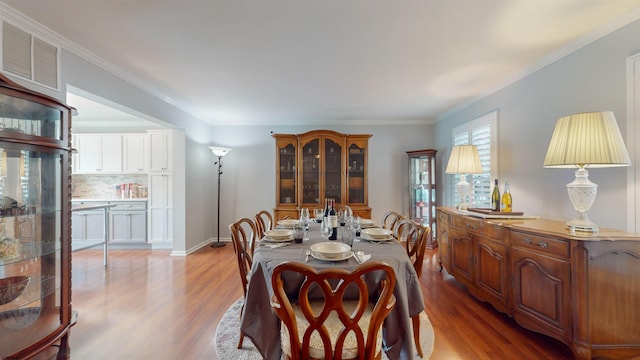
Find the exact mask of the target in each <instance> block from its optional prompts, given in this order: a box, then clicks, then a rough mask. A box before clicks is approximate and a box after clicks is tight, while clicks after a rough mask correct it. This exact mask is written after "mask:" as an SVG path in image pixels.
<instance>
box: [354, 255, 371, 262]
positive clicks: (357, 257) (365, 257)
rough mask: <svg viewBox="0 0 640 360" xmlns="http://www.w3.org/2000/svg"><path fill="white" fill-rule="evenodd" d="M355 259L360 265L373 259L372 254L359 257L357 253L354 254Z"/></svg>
mask: <svg viewBox="0 0 640 360" xmlns="http://www.w3.org/2000/svg"><path fill="white" fill-rule="evenodd" d="M353 258H354V259H356V261H357V262H358V264H362V263H364V262H366V261H367V260H369V259H371V254H362V255H358V254H356V253H353Z"/></svg>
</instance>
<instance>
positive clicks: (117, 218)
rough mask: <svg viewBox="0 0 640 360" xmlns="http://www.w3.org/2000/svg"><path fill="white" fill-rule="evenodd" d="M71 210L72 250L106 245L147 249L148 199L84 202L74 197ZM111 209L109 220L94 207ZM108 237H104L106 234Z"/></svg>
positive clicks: (93, 200) (91, 200)
mask: <svg viewBox="0 0 640 360" xmlns="http://www.w3.org/2000/svg"><path fill="white" fill-rule="evenodd" d="M71 203H72V209H74V211H73V214H72V225H71V226H72V231H71V237H72V247H73V250H74V251H75V250H78V249H82V248H87V247H92V246H96V245H100V244H102V243H104V242H105V239H106V242H107V243H108V244H110V245H117V246H133V247H143V248H146V247H148V243H147V198H130V199H84V198H74V199H72V201H71ZM100 205H106V206H109V214H108V219H107V221H105V220H104V213H103V210H101V209H100V208H91V207H95V206H100ZM87 207H88V208H87ZM105 233H107V234H108V236H107V237H106V238H105V237H104V234H105Z"/></svg>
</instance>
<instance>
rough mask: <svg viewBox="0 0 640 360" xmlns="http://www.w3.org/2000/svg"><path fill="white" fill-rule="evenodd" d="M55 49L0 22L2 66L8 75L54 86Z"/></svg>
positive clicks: (56, 65) (55, 85)
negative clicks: (0, 31) (0, 26)
mask: <svg viewBox="0 0 640 360" xmlns="http://www.w3.org/2000/svg"><path fill="white" fill-rule="evenodd" d="M58 53H59V49H58V48H57V47H56V46H53V45H51V44H49V43H47V42H46V41H44V40H42V39H39V38H37V37H35V36H33V35H31V34H30V33H28V32H26V31H24V30H22V29H20V28H18V27H16V26H14V25H11V24H9V23H7V22H6V21H3V22H2V69H3V71H5V72H8V73H10V74H13V75H16V76H19V77H22V78H25V79H27V80H31V81H34V82H36V83H38V84H41V85H44V86H48V87H50V88H54V89H56V90H57V89H58V78H59V76H58Z"/></svg>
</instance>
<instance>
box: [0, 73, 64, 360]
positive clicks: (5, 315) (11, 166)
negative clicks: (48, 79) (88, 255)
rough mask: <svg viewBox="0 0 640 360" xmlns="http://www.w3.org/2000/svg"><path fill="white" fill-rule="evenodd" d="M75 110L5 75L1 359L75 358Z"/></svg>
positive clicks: (0, 138)
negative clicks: (72, 126)
mask: <svg viewBox="0 0 640 360" xmlns="http://www.w3.org/2000/svg"><path fill="white" fill-rule="evenodd" d="M72 110H73V109H72V108H70V107H68V106H66V105H64V104H62V103H61V102H59V101H57V100H55V99H53V98H50V97H48V96H44V95H41V94H38V93H36V92H33V91H30V90H28V89H26V88H24V87H22V86H20V85H18V84H16V83H14V82H12V81H11V80H9V79H8V78H6V77H4V76H2V75H0V115H1V116H0V195H1V196H0V198H1V199H2V203H1V208H0V358H3V359H4V358H7V359H25V358H32V357H35V356H44V357H47V358H49V357H52V356H54V354H55V353H57V357H58V359H63V358H66V357H67V356H68V353H69V347H68V336H69V329H70V327H71V325H72V324H73V321H74V320H73V318H74V317H73V316H72V311H71V276H70V267H71V265H70V264H71V245H70V239H71V225H70V221H71V203H70V184H71V183H70V174H71V168H70V160H69V155H70V152H71V146H70V138H69V133H70V122H71V112H72Z"/></svg>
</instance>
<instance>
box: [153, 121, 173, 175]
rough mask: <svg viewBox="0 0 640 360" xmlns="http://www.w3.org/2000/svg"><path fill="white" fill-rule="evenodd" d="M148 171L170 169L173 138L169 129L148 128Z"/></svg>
mask: <svg viewBox="0 0 640 360" xmlns="http://www.w3.org/2000/svg"><path fill="white" fill-rule="evenodd" d="M147 132H148V133H149V143H150V151H149V171H150V172H166V171H169V172H170V171H171V170H172V156H171V155H172V152H173V139H172V136H173V134H172V132H171V130H148V131H147Z"/></svg>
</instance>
